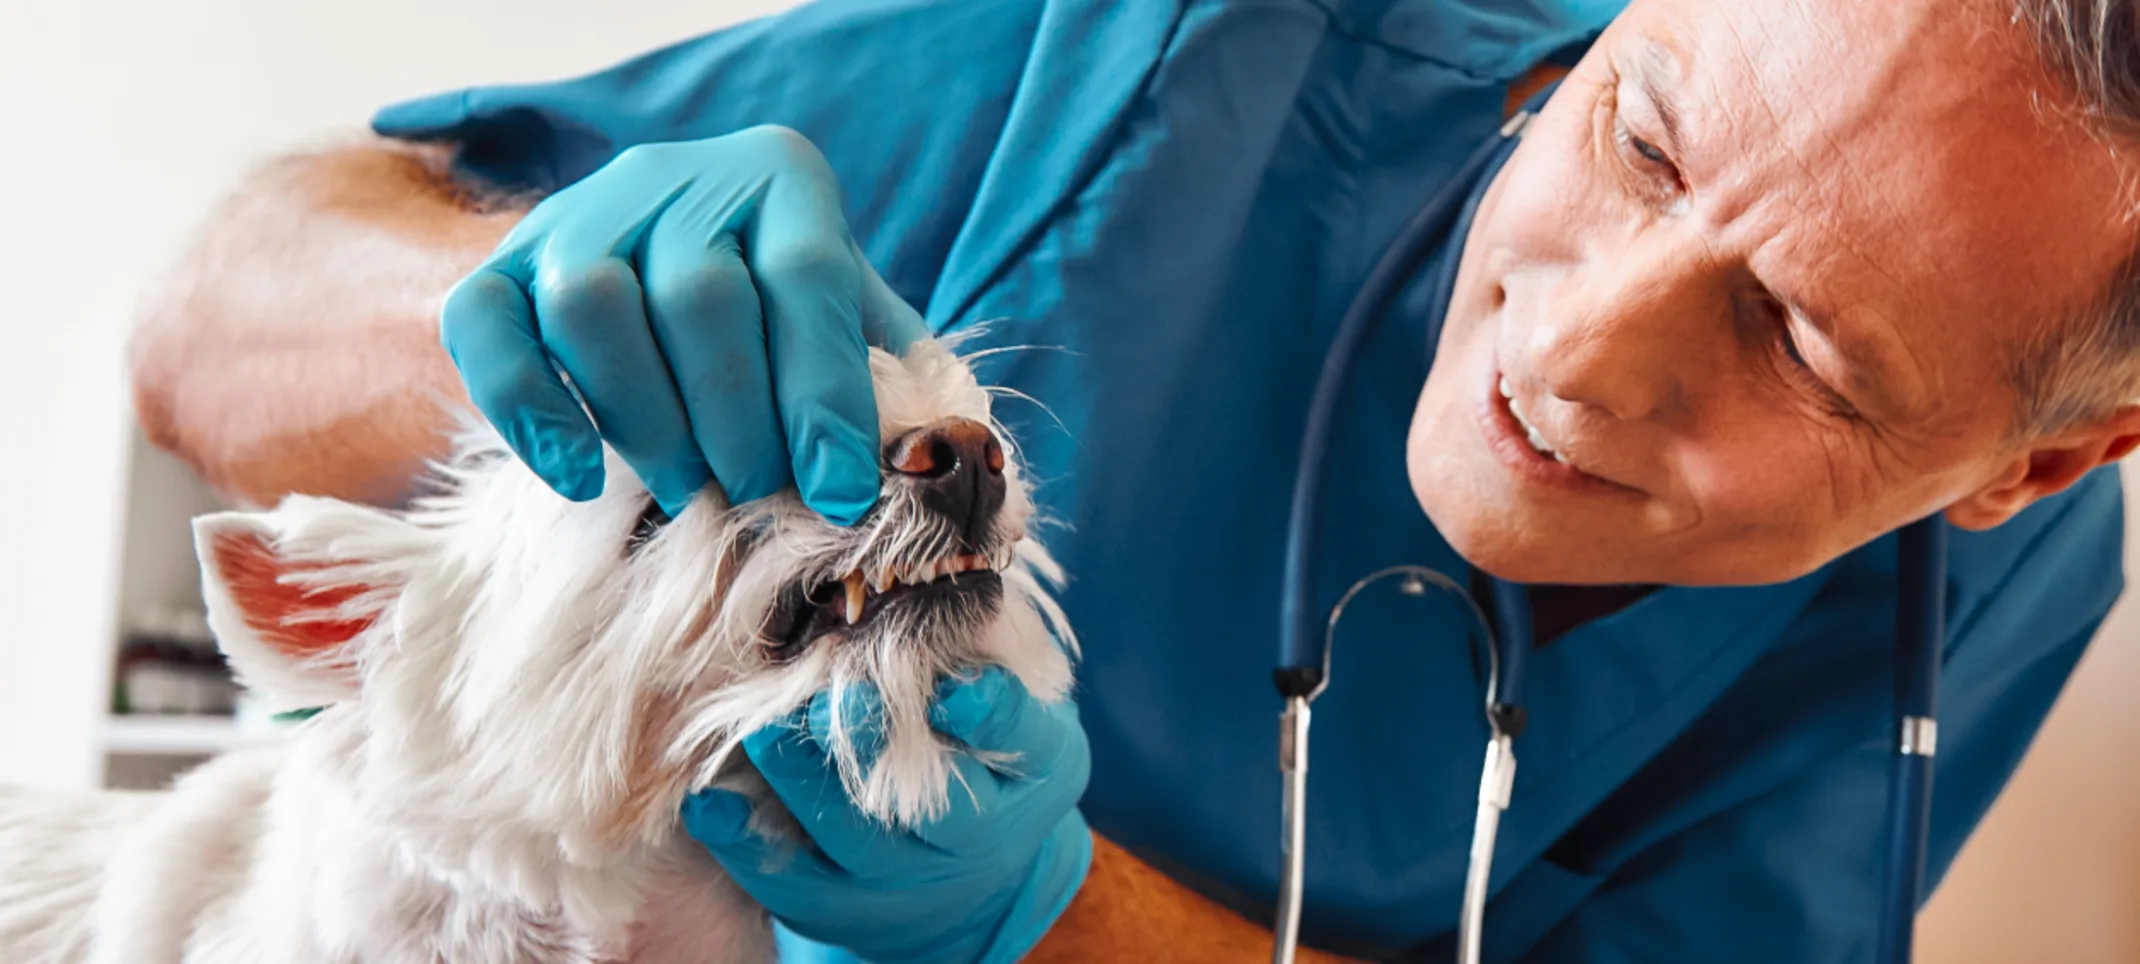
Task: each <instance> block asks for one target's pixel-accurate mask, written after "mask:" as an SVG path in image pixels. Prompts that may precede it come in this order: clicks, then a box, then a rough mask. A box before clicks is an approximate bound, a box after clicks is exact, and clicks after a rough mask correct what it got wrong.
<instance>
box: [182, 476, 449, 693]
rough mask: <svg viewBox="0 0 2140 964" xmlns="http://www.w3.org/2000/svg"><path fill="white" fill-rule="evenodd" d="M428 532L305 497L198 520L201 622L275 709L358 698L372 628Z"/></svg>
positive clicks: (384, 516) (376, 513)
mask: <svg viewBox="0 0 2140 964" xmlns="http://www.w3.org/2000/svg"><path fill="white" fill-rule="evenodd" d="M423 535H424V534H423V533H422V532H421V531H420V530H418V529H417V528H416V527H415V526H412V525H410V524H409V523H407V522H404V521H402V520H400V519H397V518H395V517H393V516H390V515H388V514H386V513H384V512H379V511H377V510H373V509H367V508H363V507H360V506H354V505H349V504H347V503H343V502H338V501H334V500H331V499H314V498H304V497H293V498H290V499H287V500H285V501H284V502H283V503H282V504H281V505H280V506H278V507H277V508H276V509H275V510H274V511H272V512H218V513H212V514H209V515H204V516H200V517H198V518H196V519H194V520H193V541H194V552H195V554H196V555H197V556H198V557H199V559H200V564H201V592H202V595H203V597H204V598H205V601H206V603H207V606H208V625H209V628H210V629H212V630H214V632H215V637H216V644H217V645H218V646H219V647H221V649H222V650H223V654H224V656H225V657H226V658H228V659H229V661H230V665H231V669H232V670H233V671H234V672H235V673H236V675H237V678H238V681H239V682H240V683H242V684H244V685H245V687H246V688H247V689H250V690H252V691H253V692H254V693H255V694H256V695H258V696H260V697H261V698H262V699H263V700H264V702H265V703H266V704H267V705H268V708H269V709H270V711H273V712H283V711H288V710H297V709H308V708H313V707H320V706H325V705H327V704H330V703H334V702H338V701H342V700H347V699H349V698H351V697H353V696H355V695H356V694H357V692H358V689H359V680H360V678H361V676H362V665H363V663H364V661H365V659H366V658H367V656H368V655H370V654H369V653H368V652H367V649H368V648H369V647H370V646H371V645H372V643H371V636H372V634H370V633H368V632H367V630H369V629H371V627H372V626H373V624H374V623H375V622H377V621H378V619H379V617H380V615H381V614H382V613H383V612H384V611H385V609H386V607H387V606H388V605H389V604H390V603H391V602H392V601H393V599H394V597H395V596H396V595H397V594H398V593H399V591H400V589H401V587H402V586H403V585H405V584H406V582H407V576H408V574H409V573H410V572H411V571H413V570H412V568H411V567H412V566H413V565H415V564H419V563H420V561H421V559H422V557H424V556H425V555H427V552H426V542H427V540H425V539H423Z"/></svg>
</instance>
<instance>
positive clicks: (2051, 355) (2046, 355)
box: [2014, 0, 2140, 437]
mask: <svg viewBox="0 0 2140 964" xmlns="http://www.w3.org/2000/svg"><path fill="white" fill-rule="evenodd" d="M2014 20H2015V22H2016V23H2017V24H2019V25H2020V26H2021V27H2022V29H2023V30H2024V31H2025V32H2026V33H2027V34H2028V35H2029V39H2030V40H2032V41H2033V42H2034V46H2035V53H2036V55H2037V56H2038V57H2039V58H2041V59H2042V60H2043V63H2044V66H2045V67H2047V68H2048V69H2049V70H2050V72H2051V74H2052V76H2053V77H2054V78H2055V79H2056V80H2058V81H2059V82H2060V83H2061V84H2063V85H2064V86H2065V87H2066V88H2067V90H2066V91H2065V93H2066V94H2067V95H2069V96H2071V97H2073V98H2075V99H2077V100H2078V107H2079V112H2080V115H2081V117H2080V119H2081V121H2082V122H2083V123H2085V124H2087V125H2088V126H2089V127H2090V128H2091V129H2092V130H2093V131H2094V132H2095V133H2096V134H2097V135H2098V136H2100V137H2102V138H2104V139H2105V140H2107V141H2109V142H2110V143H2111V144H2112V145H2113V146H2112V149H2113V150H2117V149H2119V148H2118V146H2117V145H2120V144H2124V145H2140V0H2015V7H2014ZM2112 203H2117V202H2112ZM2128 203H2129V200H2128ZM2015 376H2016V377H2015V379H2014V380H2015V383H2016V385H2017V387H2019V388H2020V390H2021V397H2022V405H2023V410H2022V412H2021V419H2020V421H2021V425H2020V428H2021V429H2022V433H2023V436H2024V437H2028V436H2041V435H2045V434H2049V433H2052V432H2056V431H2058V430H2060V429H2063V428H2067V427H2070V426H2073V425H2077V424H2084V423H2086V422H2090V421H2094V420H2096V419H2099V418H2102V417H2104V416H2107V415H2109V414H2110V413H2111V412H2113V411H2115V410H2116V409H2117V408H2118V407H2119V406H2121V405H2125V404H2127V403H2130V402H2133V401H2136V400H2140V251H2135V252H2134V255H2133V256H2132V257H2131V258H2129V259H2128V260H2127V261H2126V263H2125V266H2124V268H2123V269H2122V270H2121V271H2119V273H2118V276H2117V278H2116V279H2115V280H2114V282H2113V284H2112V286H2111V287H2110V288H2109V289H2108V290H2107V291H2106V292H2104V294H2103V296H2102V297H2101V298H2100V299H2098V302H2097V304H2096V305H2095V306H2093V308H2092V310H2090V311H2089V312H2088V313H2087V314H2086V315H2085V316H2084V317H2083V318H2081V319H2080V322H2079V324H2078V325H2059V326H2055V331H2053V332H2050V333H2047V337H2045V338H2044V339H2043V340H2042V342H2041V343H2040V344H2039V345H2037V346H2035V349H2034V350H2031V351H2027V352H2024V353H2023V354H2022V356H2021V358H2020V364H2019V366H2018V368H2017V370H2016V372H2015Z"/></svg>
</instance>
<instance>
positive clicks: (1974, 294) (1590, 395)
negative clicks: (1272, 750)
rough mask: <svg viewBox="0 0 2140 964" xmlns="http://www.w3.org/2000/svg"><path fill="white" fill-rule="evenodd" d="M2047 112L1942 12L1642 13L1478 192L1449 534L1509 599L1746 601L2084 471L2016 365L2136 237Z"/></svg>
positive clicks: (1469, 249)
mask: <svg viewBox="0 0 2140 964" xmlns="http://www.w3.org/2000/svg"><path fill="white" fill-rule="evenodd" d="M1968 6H1969V7H1970V8H1972V9H1973V8H1974V7H1975V6H1976V5H1975V4H1971V5H1968ZM2038 92H2042V94H2043V98H2044V101H2043V102H2044V103H2045V104H2048V105H2055V104H2057V103H2059V102H2060V101H2058V100H2056V99H2055V97H2054V94H2053V90H2052V88H2051V85H2050V84H2049V82H2048V81H2047V80H2045V79H2043V78H2041V77H2040V75H2039V73H2038V69H2037V68H2036V67H2035V65H2034V62H2033V61H2032V60H2030V59H2029V58H2028V57H2027V56H2026V54H2025V48H2024V47H2022V46H2021V44H2020V38H2019V37H2018V36H2014V35H2011V30H2010V28H2007V27H2006V26H2005V25H2004V23H2003V21H2000V20H1997V19H1994V18H1990V17H1981V16H1980V15H1979V14H1977V13H1973V12H1970V11H1969V10H1965V9H1964V8H1963V5H1960V4H1955V3H1953V2H1951V0H1891V2H1882V3H1864V2H1861V0H1805V2H1782V3H1753V2H1744V3H1724V4H1719V3H1715V2H1713V0H1636V2H1634V3H1633V5H1632V6H1631V7H1630V8H1629V9H1628V11H1627V12H1626V13H1625V14H1623V15H1622V16H1621V17H1620V19H1619V20H1618V21H1617V22H1615V24H1614V25H1613V26H1612V28H1611V29H1610V30H1608V31H1607V33H1606V34H1605V36H1604V37H1602V38H1601V39H1600V41H1599V42H1598V44H1597V45H1596V46H1595V48H1593V49H1592V50H1591V52H1590V54H1589V55H1588V56H1587V57H1586V58H1585V59H1584V60H1583V62H1582V63H1581V64H1580V65H1579V66H1578V67H1577V68H1576V69H1575V71H1574V72H1573V73H1572V74H1571V75H1570V76H1569V77H1568V78H1567V80H1566V81H1565V82H1564V83H1563V84H1562V85H1561V89H1560V90H1559V91H1558V92H1557V93H1556V94H1555V95H1554V97H1553V100H1552V102H1551V103H1550V104H1549V105H1548V106H1547V107H1546V108H1545V110H1544V112H1543V113H1542V114H1541V115H1540V116H1539V117H1538V118H1536V119H1535V120H1534V121H1533V122H1532V123H1531V125H1530V127H1529V129H1528V130H1527V131H1526V133H1525V134H1524V140H1523V143H1522V145H1521V146H1520V147H1519V148H1518V149H1517V151H1516V153H1515V155H1514V156H1513V157H1512V158H1511V159H1510V161H1509V163H1508V165H1507V167H1506V168H1505V169H1504V170H1503V171H1502V173H1501V174H1500V176H1499V177H1498V178H1497V180H1496V182H1495V184H1494V185H1493V186H1492V187H1491V189H1490V190H1489V192H1488V194H1487V195H1486V197H1485V199H1484V200H1483V201H1482V202H1481V206H1480V209H1479V213H1478V217H1477V219H1476V221H1475V222H1474V224H1473V226H1472V229H1471V232H1470V235H1469V237H1468V239H1467V246H1466V249H1465V252H1464V258H1463V263H1462V265H1461V266H1460V270H1459V274H1458V278H1457V283H1456V292H1455V297H1454V300H1453V302H1452V306H1451V308H1450V314H1449V318H1448V321H1447V324H1446V326H1445V328H1444V330H1443V334H1442V338H1441V343H1440V348H1439V355H1438V356H1437V361H1436V363H1435V366H1434V371H1433V373H1432V374H1431V376H1430V377H1429V378H1428V380H1427V384H1426V388H1425V391H1424V392H1423V393H1422V394H1421V396H1420V399H1419V406H1418V409H1417V411H1416V413H1415V415H1414V419H1413V424H1412V431H1411V439H1410V445H1409V459H1408V461H1409V464H1410V472H1411V478H1412V484H1413V489H1414V491H1415V492H1416V494H1417V496H1418V498H1419V500H1420V503H1421V504H1422V506H1424V507H1425V509H1426V511H1427V513H1428V515H1429V516H1430V517H1432V519H1433V521H1434V523H1435V525H1436V526H1437V527H1438V528H1439V529H1440V531H1441V532H1442V533H1443V534H1444V535H1445V536H1446V537H1447V538H1448V539H1449V540H1450V542H1451V544H1452V545H1453V546H1454V547H1455V548H1456V549H1457V550H1458V551H1459V552H1461V553H1463V554H1464V555H1465V556H1466V557H1467V558H1469V559H1470V560H1472V561H1473V562H1474V563H1476V564H1478V565H1480V566H1482V567H1484V568H1486V569H1488V570H1489V571H1492V572H1494V573H1496V574H1498V575H1501V576H1504V577H1507V578H1513V579H1521V580H1526V581H1534V582H1557V583H1597V582H1626V583H1635V582H1642V583H1651V582H1659V583H1676V584H1689V585H1705V584H1745V583H1758V582H1769V581H1777V580H1783V579H1789V578H1793V577H1796V576H1798V575H1801V574H1803V573H1805V572H1808V571H1810V570H1811V569H1814V568H1817V567H1818V566H1820V565H1823V564H1825V563H1826V562H1828V561H1829V560H1831V559H1833V558H1835V557H1836V556H1838V555H1840V554H1842V553H1844V552H1846V551H1848V550H1850V549H1852V548H1854V547H1856V546H1858V545H1861V544H1863V543H1864V542H1866V541H1868V540H1870V539H1872V538H1875V537H1877V536H1878V535H1880V534H1881V533H1883V532H1886V531H1888V530H1890V529H1892V528H1894V527H1896V526H1898V525H1901V524H1903V523H1906V522H1908V521H1910V520H1911V519H1913V518H1917V517H1920V516H1923V515H1926V514H1929V513H1931V512H1935V511H1939V510H1942V509H1947V508H1949V507H1950V506H1951V507H1955V512H1954V513H1952V514H1950V517H1957V516H1966V518H1961V517H1957V518H1956V521H1958V522H1963V523H1964V524H1972V525H1989V524H1994V523H1996V522H1997V521H2000V520H2002V519H2003V518H2004V517H2005V516H2006V515H2009V514H2011V512H2012V511H2013V510H2015V509H2018V508H2019V507H2020V504H2023V503H2025V502H2026V501H2027V500H2028V499H2029V498H2033V497H2037V496H2040V495H2042V494H2046V493H2047V492H2049V491H2054V490H2055V489H2056V488H2058V487H2062V486H2063V485H2064V484H2067V483H2070V481H2071V480H2072V477H2074V476H2076V475H2078V470H2074V471H2064V472H2052V473H2050V475H2052V476H2056V478H2048V479H2047V478H2045V477H2043V476H2044V472H2045V465H2046V464H2047V463H2046V462H2045V459H2044V457H2043V456H2042V454H2041V453H2040V452H2032V451H2031V450H2030V449H2029V448H2028V447H2027V446H2026V445H2017V444H2016V443H2015V442H2013V441H2012V440H2011V439H2012V432H2013V428H2014V425H2015V413H2016V412H2017V410H2018V409H2019V407H2020V406H2019V403H2020V399H2019V398H2018V397H2017V396H2016V395H2015V393H2014V389H2013V388H2012V387H2011V386H2010V385H2009V384H2008V381H2009V379H2008V376H2007V373H2008V372H2009V371H2010V369H2011V367H2012V365H2013V364H2014V360H2015V359H2016V358H2017V357H2019V353H2020V352H2021V350H2022V348H2023V347H2024V345H2025V344H2027V343H2028V340H2029V339H2030V338H2031V337H2032V336H2033V337H2036V338H2041V337H2042V335H2043V333H2044V332H2045V331H2046V330H2048V329H2049V327H2050V326H2052V325H2054V324H2058V323H2060V322H2061V321H2062V320H2063V319H2066V318H2068V317H2070V316H2072V315H2074V314H2075V313H2076V312H2078V311H2080V310H2081V309H2083V308H2084V307H2086V306H2087V305H2088V304H2089V303H2090V299H2091V298H2092V297H2093V296H2095V295H2097V294H2098V293H2100V292H2101V291H2102V290H2104V288H2105V286H2106V285H2107V284H2108V282H2109V280H2110V279H2111V278H2112V276H2113V275H2114V274H2115V272H2116V271H2117V269H2118V267H2119V265H2120V264H2121V263H2122V262H2123V261H2124V259H2125V258H2126V257H2127V256H2128V255H2130V253H2131V252H2132V250H2133V247H2132V245H2133V237H2134V235H2133V231H2132V228H2131V227H2130V225H2129V224H2128V223H2127V222H2124V221H2122V220H2121V218H2120V215H2119V204H2120V202H2121V200H2122V199H2123V198H2124V195H2122V194H2121V193H2120V189H2121V172H2120V170H2119V168H2118V163H2117V162H2116V161H2115V160H2114V159H2113V156H2112V154H2111V152H2110V151H2109V150H2108V149H2107V148H2106V147H2105V146H2104V145H2102V144H2100V143H2097V142H2094V141H2091V140H2090V139H2088V137H2087V136H2086V135H2085V134H2084V133H2083V132H2082V131H2080V130H2079V129H2077V128H2075V127H2073V126H2071V125H2067V124H2064V123H2062V122H2058V121H2056V120H2054V119H2050V118H2048V117H2047V115H2046V114H2044V113H2042V112H2041V111H2040V110H2038V109H2034V108H2032V97H2033V96H2034V95H2036V94H2037V93H2038ZM1515 413H1520V418H1521V422H1519V421H1518V420H1517V416H1516V414H1515ZM1526 423H1527V426H1528V427H1527V428H1526V427H1525V426H1526ZM1534 442H1536V443H1542V444H1543V446H1544V447H1545V448H1547V449H1549V450H1550V451H1551V452H1553V453H1557V455H1558V458H1556V457H1555V456H1554V455H1549V454H1545V453H1542V452H1540V451H1539V450H1538V447H1537V446H1536V445H1534V444H1533V443H1534ZM2128 444H2129V443H2128ZM2091 452H2092V453H2093V454H2089V453H2091ZM2117 454H2122V449H2121V446H2120V444H2119V443H2116V442H2112V443H2110V444H2108V445H2107V447H2106V446H2104V445H2096V446H2095V447H2094V448H2093V449H2090V450H2088V452H2084V453H2083V454H2082V456H2081V457H2082V460H2083V461H2088V460H2089V459H2092V460H2093V461H2092V462H2089V464H2094V463H2096V462H2100V461H2102V460H2103V458H2106V457H2109V458H2114V457H2116V455H2117ZM2053 461H2056V460H2053ZM2059 464H2060V465H2066V464H2067V463H2059ZM2030 479H2034V480H2036V482H2038V483H2045V482H2048V483H2052V484H2036V485H2033V487H2031V486H2025V485H2022V483H2023V482H2024V481H2026V480H2030ZM2017 486H2019V487H2020V488H2016V487H2017Z"/></svg>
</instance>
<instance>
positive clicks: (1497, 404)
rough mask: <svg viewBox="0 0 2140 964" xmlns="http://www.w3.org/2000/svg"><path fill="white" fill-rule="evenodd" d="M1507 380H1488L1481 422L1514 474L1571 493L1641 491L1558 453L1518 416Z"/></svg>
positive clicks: (1488, 442) (1493, 377)
mask: <svg viewBox="0 0 2140 964" xmlns="http://www.w3.org/2000/svg"><path fill="white" fill-rule="evenodd" d="M1507 385H1508V382H1507V379H1506V378H1505V377H1504V376H1503V375H1502V374H1501V373H1500V372H1498V371H1495V372H1493V373H1492V374H1491V376H1490V377H1489V379H1488V384H1487V390H1486V392H1485V397H1484V398H1483V399H1481V400H1480V405H1479V412H1478V415H1479V422H1480V430H1481V434H1482V435H1483V436H1484V437H1485V440H1486V446H1487V448H1488V449H1489V450H1490V451H1492V452H1493V454H1494V457H1495V459H1496V460H1497V461H1499V462H1500V463H1501V464H1502V465H1503V466H1505V467H1507V468H1508V469H1509V470H1510V471H1511V472H1512V473H1514V474H1515V475H1517V476H1518V477H1520V478H1523V479H1525V480H1527V481H1530V482H1533V483H1535V484H1539V485H1547V486H1551V487H1554V488H1559V489H1566V490H1570V491H1593V492H1636V491H1638V490H1636V489H1634V488H1632V487H1630V486H1626V485H1622V484H1620V483H1618V482H1614V481H1612V480H1610V479H1607V478H1604V477H1602V476H1598V475H1594V474H1592V473H1590V472H1587V471H1584V470H1583V469H1581V468H1579V467H1577V465H1576V464H1575V463H1574V462H1573V461H1572V460H1571V459H1570V457H1569V456H1568V455H1567V453H1565V452H1559V451H1556V450H1554V448H1553V444H1552V442H1551V440H1549V439H1548V438H1546V436H1545V435H1544V434H1543V433H1541V432H1540V431H1538V429H1537V428H1535V427H1533V426H1531V425H1528V424H1526V423H1525V422H1524V421H1523V419H1522V417H1521V416H1520V415H1519V414H1517V411H1516V408H1515V400H1514V398H1513V397H1512V396H1513V395H1514V394H1515V393H1514V392H1513V391H1504V390H1503V389H1504V387H1505V386H1507Z"/></svg>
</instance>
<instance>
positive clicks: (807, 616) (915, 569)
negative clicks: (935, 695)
mask: <svg viewBox="0 0 2140 964" xmlns="http://www.w3.org/2000/svg"><path fill="white" fill-rule="evenodd" d="M1010 555H1011V548H1010V546H1008V545H1005V546H1004V547H1003V548H1001V549H999V550H997V551H996V553H995V557H994V558H991V557H989V556H984V555H981V554H980V553H974V552H969V553H965V554H962V555H957V556H950V557H947V558H943V559H938V560H935V561H933V562H924V563H915V564H894V563H884V564H882V565H880V566H879V567H877V568H876V569H875V571H874V572H872V573H871V574H870V575H867V576H865V575H863V573H862V570H860V569H850V570H848V572H847V575H845V576H842V577H840V578H838V579H834V580H827V581H823V582H815V583H800V582H798V583H791V584H789V586H788V588H786V589H785V590H782V592H781V595H780V601H779V602H778V603H777V604H776V605H774V607H773V609H772V611H771V612H770V613H768V614H767V617H766V621H765V623H764V624H763V625H761V626H759V628H758V636H759V640H760V642H762V643H763V644H764V646H765V649H766V651H767V652H768V653H770V654H772V655H773V656H774V658H776V659H789V658H792V657H794V656H795V655H796V654H798V653H799V652H801V651H802V649H803V648H804V647H807V646H810V645H811V644H814V643H816V642H818V641H819V640H822V639H825V638H826V637H827V636H830V635H833V634H835V633H843V632H849V631H854V630H858V629H860V628H862V627H864V626H867V625H869V624H870V623H872V622H874V621H875V619H876V618H877V615H878V614H879V613H882V612H884V611H885V609H887V608H888V607H892V606H902V605H912V606H916V607H921V608H923V609H924V610H925V611H926V610H927V609H928V608H932V607H936V606H952V605H960V604H965V605H968V606H971V607H974V608H975V609H981V610H986V612H985V613H961V614H959V615H960V616H961V617H964V618H970V617H971V616H972V615H988V614H992V613H993V612H994V609H995V606H996V604H997V601H998V600H999V598H1000V597H1001V596H1002V593H1003V578H1002V577H1001V576H999V575H997V573H996V570H997V569H999V568H1001V567H1003V566H1007V565H1009V564H1010V561H1011V559H1010Z"/></svg>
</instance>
